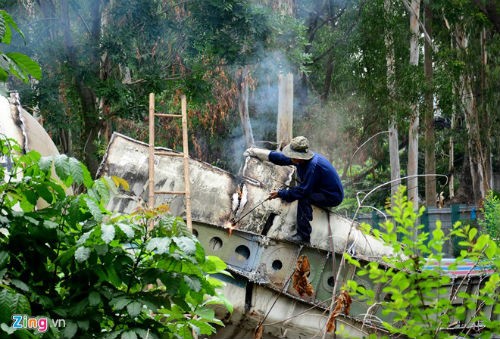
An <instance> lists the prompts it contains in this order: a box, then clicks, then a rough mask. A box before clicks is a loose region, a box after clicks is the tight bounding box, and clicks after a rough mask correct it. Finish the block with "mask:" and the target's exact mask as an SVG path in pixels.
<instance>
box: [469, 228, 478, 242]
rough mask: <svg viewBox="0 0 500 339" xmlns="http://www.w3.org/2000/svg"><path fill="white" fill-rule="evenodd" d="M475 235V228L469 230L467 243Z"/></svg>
mask: <svg viewBox="0 0 500 339" xmlns="http://www.w3.org/2000/svg"><path fill="white" fill-rule="evenodd" d="M476 234H477V229H476V228H473V229H471V230H470V232H469V241H472V239H474V237H475V236H476Z"/></svg>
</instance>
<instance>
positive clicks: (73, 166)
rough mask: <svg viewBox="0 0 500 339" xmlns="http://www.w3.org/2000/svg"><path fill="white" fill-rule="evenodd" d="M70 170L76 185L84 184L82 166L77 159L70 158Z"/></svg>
mask: <svg viewBox="0 0 500 339" xmlns="http://www.w3.org/2000/svg"><path fill="white" fill-rule="evenodd" d="M68 170H69V173H70V175H71V177H72V178H73V180H74V182H75V183H76V184H82V183H83V168H82V164H81V163H80V162H79V161H78V160H76V159H75V158H68Z"/></svg>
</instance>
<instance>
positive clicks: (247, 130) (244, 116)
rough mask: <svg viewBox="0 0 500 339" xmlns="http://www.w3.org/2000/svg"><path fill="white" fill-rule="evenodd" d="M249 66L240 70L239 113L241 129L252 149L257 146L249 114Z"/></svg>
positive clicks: (248, 145) (246, 142) (247, 144)
mask: <svg viewBox="0 0 500 339" xmlns="http://www.w3.org/2000/svg"><path fill="white" fill-rule="evenodd" d="M248 67H249V66H245V67H243V69H241V70H240V72H241V74H240V80H239V90H240V93H239V97H238V111H239V113H240V119H241V127H242V128H243V136H244V137H245V144H246V147H247V148H248V147H251V146H253V145H254V144H255V141H254V138H253V132H252V125H251V123H250V115H249V113H248V77H249V70H248Z"/></svg>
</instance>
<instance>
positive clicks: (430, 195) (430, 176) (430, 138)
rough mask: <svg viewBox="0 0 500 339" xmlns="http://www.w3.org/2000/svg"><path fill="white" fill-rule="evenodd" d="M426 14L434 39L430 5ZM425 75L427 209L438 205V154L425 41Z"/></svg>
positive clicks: (428, 51) (429, 54)
mask: <svg viewBox="0 0 500 339" xmlns="http://www.w3.org/2000/svg"><path fill="white" fill-rule="evenodd" d="M424 13H425V30H426V31H427V34H429V36H430V37H431V38H432V10H431V8H430V5H429V4H428V3H426V4H425V5H424ZM424 73H425V82H426V86H425V87H426V91H425V110H424V125H425V141H424V145H425V174H427V176H426V177H425V204H426V205H427V207H430V206H434V205H435V204H436V177H435V176H434V174H435V173H436V154H435V153H436V152H435V148H434V147H435V145H434V144H435V138H434V96H433V86H432V47H431V45H430V42H429V41H428V40H427V39H425V45H424Z"/></svg>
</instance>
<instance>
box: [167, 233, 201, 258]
mask: <svg viewBox="0 0 500 339" xmlns="http://www.w3.org/2000/svg"><path fill="white" fill-rule="evenodd" d="M172 240H173V241H174V242H175V243H176V244H177V246H179V248H180V249H181V250H182V251H183V252H184V253H186V254H189V255H191V254H194V253H195V252H196V243H195V242H194V241H193V239H191V238H188V237H174V238H172Z"/></svg>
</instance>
